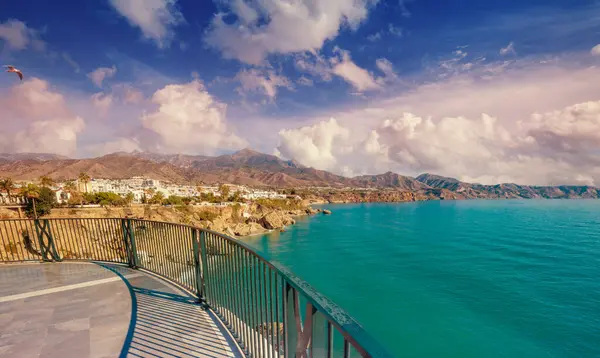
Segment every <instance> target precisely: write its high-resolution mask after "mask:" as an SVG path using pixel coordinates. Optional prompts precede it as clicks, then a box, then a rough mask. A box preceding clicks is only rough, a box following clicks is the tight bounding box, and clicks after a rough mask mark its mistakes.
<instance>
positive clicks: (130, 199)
mask: <svg viewBox="0 0 600 358" xmlns="http://www.w3.org/2000/svg"><path fill="white" fill-rule="evenodd" d="M133 199H135V195H133V193H132V192H129V193H127V195H125V201H126V202H127V206H131V203H132V202H133Z"/></svg>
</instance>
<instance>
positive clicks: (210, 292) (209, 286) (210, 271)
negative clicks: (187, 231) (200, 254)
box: [203, 232, 218, 310]
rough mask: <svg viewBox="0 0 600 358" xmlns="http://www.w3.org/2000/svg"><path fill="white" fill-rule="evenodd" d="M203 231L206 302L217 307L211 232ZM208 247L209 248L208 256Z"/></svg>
mask: <svg viewBox="0 0 600 358" xmlns="http://www.w3.org/2000/svg"><path fill="white" fill-rule="evenodd" d="M203 233H204V249H205V251H206V253H205V255H206V272H205V273H204V276H205V277H204V285H205V286H206V291H207V296H206V297H207V302H208V304H209V305H211V306H212V307H214V308H215V310H216V309H217V303H216V300H217V299H216V297H217V293H216V291H215V284H214V282H215V280H217V279H218V278H217V277H215V269H214V261H215V260H214V251H213V250H214V248H213V247H212V244H211V238H210V237H211V234H210V233H209V232H203ZM209 248H210V253H211V255H210V257H209Z"/></svg>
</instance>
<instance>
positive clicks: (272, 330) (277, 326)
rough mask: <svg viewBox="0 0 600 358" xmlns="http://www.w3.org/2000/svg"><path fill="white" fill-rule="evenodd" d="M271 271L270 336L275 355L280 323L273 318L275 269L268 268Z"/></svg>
mask: <svg viewBox="0 0 600 358" xmlns="http://www.w3.org/2000/svg"><path fill="white" fill-rule="evenodd" d="M268 271H269V300H268V302H269V324H270V327H271V332H270V334H269V338H270V340H271V357H272V358H273V357H274V354H275V347H276V345H275V330H277V329H279V324H277V325H276V324H275V321H274V320H273V318H274V317H273V316H274V314H273V309H274V306H275V302H273V301H274V299H273V270H271V268H270V267H269V268H268Z"/></svg>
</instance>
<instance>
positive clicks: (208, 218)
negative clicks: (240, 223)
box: [196, 211, 219, 221]
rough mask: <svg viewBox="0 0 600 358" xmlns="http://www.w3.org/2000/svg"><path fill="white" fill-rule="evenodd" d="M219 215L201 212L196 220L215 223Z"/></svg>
mask: <svg viewBox="0 0 600 358" xmlns="http://www.w3.org/2000/svg"><path fill="white" fill-rule="evenodd" d="M218 217H219V214H217V213H215V212H212V211H200V212H198V213H196V218H198V220H200V221H213V220H214V219H216V218H218Z"/></svg>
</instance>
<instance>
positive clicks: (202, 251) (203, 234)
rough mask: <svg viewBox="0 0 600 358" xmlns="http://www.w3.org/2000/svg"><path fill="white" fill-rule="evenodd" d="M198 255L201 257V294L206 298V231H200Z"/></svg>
mask: <svg viewBox="0 0 600 358" xmlns="http://www.w3.org/2000/svg"><path fill="white" fill-rule="evenodd" d="M200 256H201V258H202V277H201V278H200V280H201V284H202V295H203V296H204V299H205V300H206V298H207V296H208V285H207V284H206V279H207V277H208V262H207V253H206V232H204V231H200Z"/></svg>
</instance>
